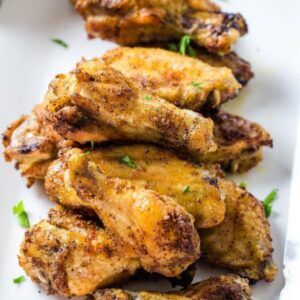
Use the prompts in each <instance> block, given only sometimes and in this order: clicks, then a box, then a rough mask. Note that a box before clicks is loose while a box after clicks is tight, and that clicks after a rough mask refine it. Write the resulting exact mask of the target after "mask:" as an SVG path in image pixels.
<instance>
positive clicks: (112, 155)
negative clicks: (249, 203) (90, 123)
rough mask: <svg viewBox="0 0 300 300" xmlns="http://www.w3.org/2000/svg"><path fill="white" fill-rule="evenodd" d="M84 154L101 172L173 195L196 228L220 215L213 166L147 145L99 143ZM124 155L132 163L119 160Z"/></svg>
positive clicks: (222, 208)
mask: <svg viewBox="0 0 300 300" xmlns="http://www.w3.org/2000/svg"><path fill="white" fill-rule="evenodd" d="M87 157H88V159H89V161H90V162H92V163H94V164H96V165H97V166H98V168H99V169H100V170H101V173H103V174H104V175H105V176H108V177H117V178H121V179H126V180H130V181H131V182H134V183H139V184H142V185H143V186H145V188H147V189H152V190H154V191H155V192H157V193H159V194H161V195H166V196H170V197H172V198H174V199H175V200H176V202H177V203H178V204H180V205H181V206H183V207H184V208H185V209H186V211H187V212H189V213H190V214H192V215H193V217H194V218H195V225H196V227H197V228H198V229H200V228H209V227H213V226H216V225H218V224H220V223H221V222H222V221H223V219H224V215H225V205H224V201H223V199H222V195H221V193H220V190H219V187H218V183H217V180H216V178H215V175H214V173H215V172H214V170H212V172H210V171H209V170H208V169H207V168H204V167H200V166H197V167H196V166H195V165H194V164H192V163H189V162H186V161H184V160H182V159H179V158H178V157H177V156H176V155H174V154H173V153H171V152H169V151H166V150H164V149H160V148H158V147H155V146H151V145H129V146H109V147H101V148H97V149H95V150H93V151H91V152H90V153H88V154H87ZM124 157H129V158H130V159H131V160H132V164H131V165H128V164H124V163H122V161H121V160H120V158H124ZM178 170H181V172H178Z"/></svg>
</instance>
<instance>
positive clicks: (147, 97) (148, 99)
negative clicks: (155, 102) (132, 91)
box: [144, 95, 152, 101]
mask: <svg viewBox="0 0 300 300" xmlns="http://www.w3.org/2000/svg"><path fill="white" fill-rule="evenodd" d="M144 99H145V100H147V101H151V100H152V96H150V95H147V96H145V97H144Z"/></svg>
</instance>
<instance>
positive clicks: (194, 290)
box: [86, 275, 252, 300]
mask: <svg viewBox="0 0 300 300" xmlns="http://www.w3.org/2000/svg"><path fill="white" fill-rule="evenodd" d="M251 296H252V292H251V289H250V287H249V285H248V282H247V280H245V279H242V278H240V277H238V276H235V275H227V276H218V277H212V278H209V279H207V280H204V281H201V282H199V283H196V284H193V285H191V286H190V287H189V288H187V289H184V290H181V291H179V292H171V293H164V294H163V293H155V292H132V291H124V290H117V289H107V290H99V291H97V292H96V293H95V294H94V295H93V296H90V297H88V298H87V299H86V300H134V299H139V300H251Z"/></svg>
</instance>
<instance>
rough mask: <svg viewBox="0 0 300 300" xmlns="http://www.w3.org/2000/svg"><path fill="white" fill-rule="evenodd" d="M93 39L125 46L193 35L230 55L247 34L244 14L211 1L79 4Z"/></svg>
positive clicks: (94, 0)
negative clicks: (231, 10) (225, 9)
mask: <svg viewBox="0 0 300 300" xmlns="http://www.w3.org/2000/svg"><path fill="white" fill-rule="evenodd" d="M75 7H76V9H77V11H78V12H79V13H80V14H81V15H82V16H83V18H84V19H85V22H86V23H85V27H86V31H87V33H88V35H89V37H91V38H95V37H100V38H103V39H107V40H112V41H115V42H117V43H119V44H121V45H136V44H140V43H146V42H153V41H169V40H173V39H176V38H180V37H181V36H184V35H190V36H191V37H193V38H194V40H195V42H196V43H197V44H199V45H200V46H203V47H205V48H207V49H208V50H209V51H211V52H218V53H227V52H229V51H230V49H231V46H232V45H233V44H234V43H235V42H236V41H237V40H238V39H239V37H240V36H243V35H244V34H245V33H247V25H246V22H245V20H244V18H243V17H242V16H241V15H240V14H227V13H222V12H221V11H220V9H219V7H218V6H216V5H215V4H213V3H211V2H210V1H207V0H202V1H201V0H198V1H195V0H194V1H193V0H190V1H186V0H178V1H172V0H164V1H160V0H131V1H128V0H118V1H112V0H105V1H103V0H77V1H76V4H75Z"/></svg>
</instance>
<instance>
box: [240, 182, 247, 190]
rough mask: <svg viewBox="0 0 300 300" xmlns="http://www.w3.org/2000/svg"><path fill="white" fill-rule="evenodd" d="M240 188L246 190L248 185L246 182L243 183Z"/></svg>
mask: <svg viewBox="0 0 300 300" xmlns="http://www.w3.org/2000/svg"><path fill="white" fill-rule="evenodd" d="M239 187H240V188H242V189H245V188H246V187H247V183H246V182H245V181H242V182H241V183H240V184H239Z"/></svg>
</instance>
